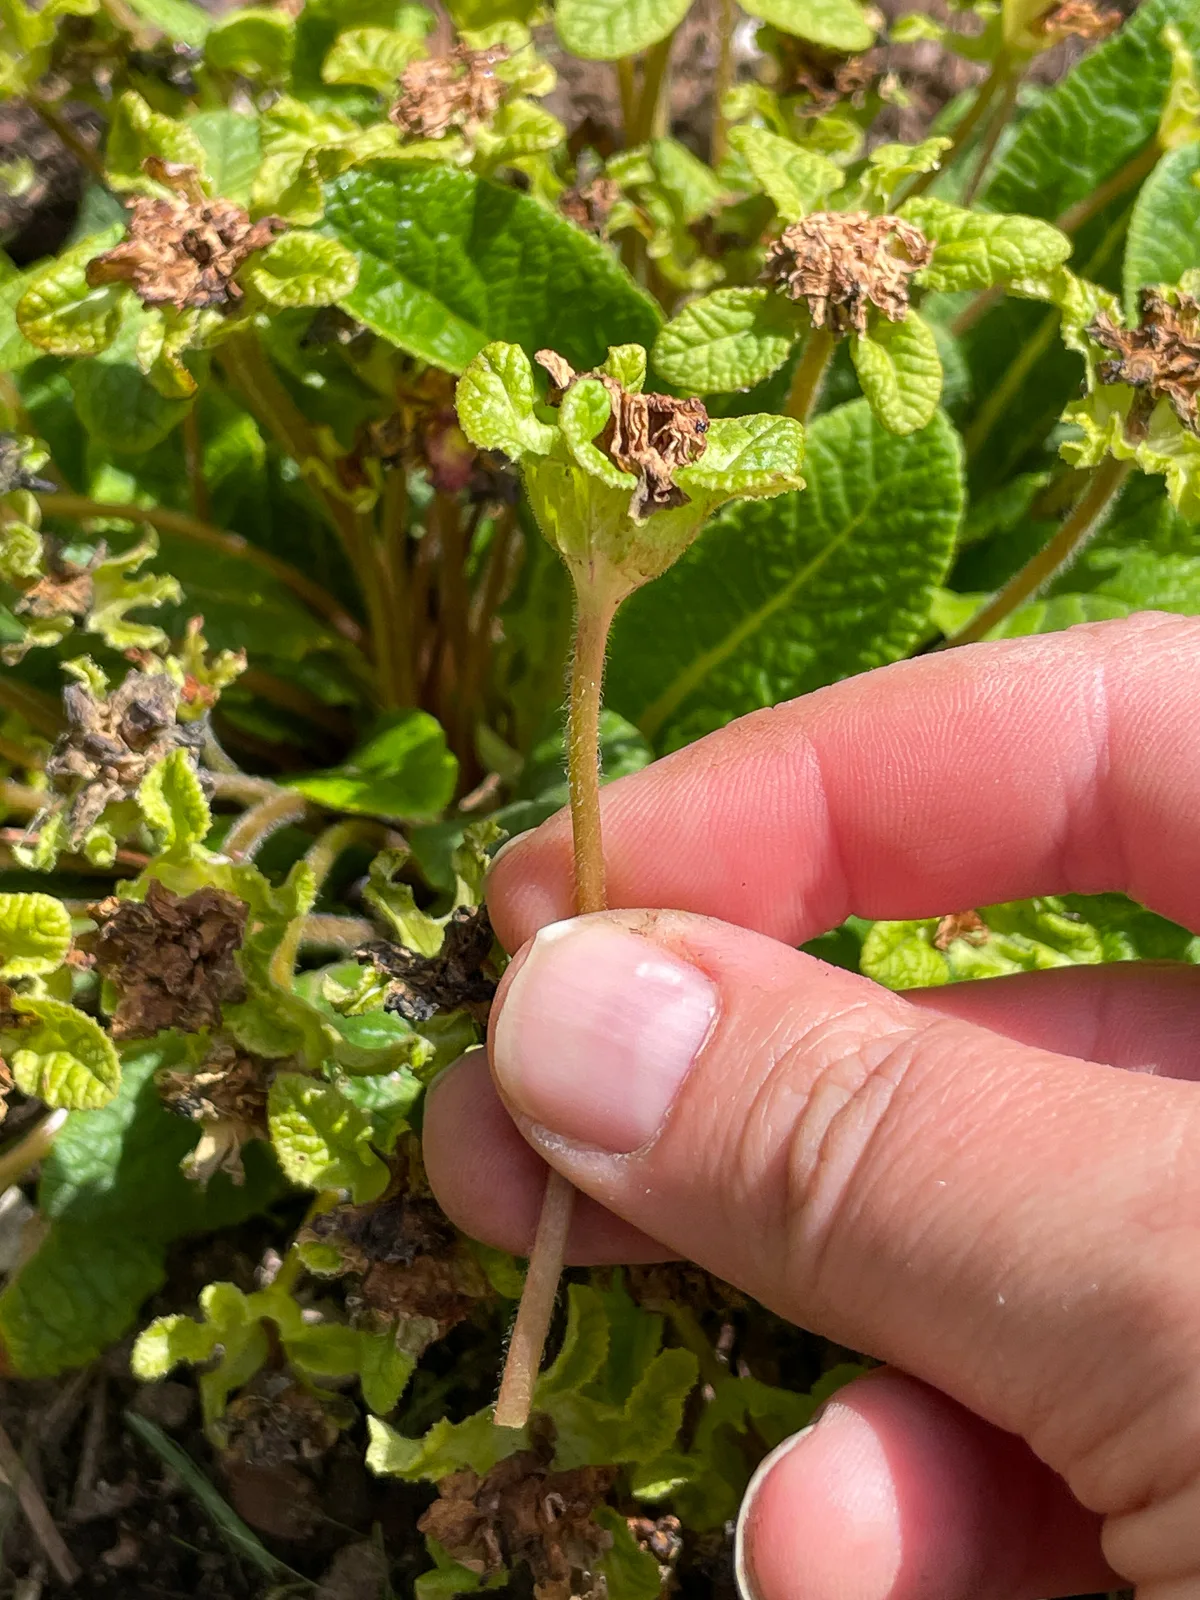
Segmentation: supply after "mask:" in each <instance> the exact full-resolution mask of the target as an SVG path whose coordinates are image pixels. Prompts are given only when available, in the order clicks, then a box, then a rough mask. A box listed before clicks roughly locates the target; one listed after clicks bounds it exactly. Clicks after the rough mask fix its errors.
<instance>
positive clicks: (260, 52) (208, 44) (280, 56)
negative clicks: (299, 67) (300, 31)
mask: <svg viewBox="0 0 1200 1600" xmlns="http://www.w3.org/2000/svg"><path fill="white" fill-rule="evenodd" d="M295 46H296V24H295V22H294V21H293V19H292V18H291V17H290V16H288V14H287V13H286V12H284V11H273V10H271V9H269V8H268V7H266V6H244V7H242V9H240V10H237V11H231V12H228V13H227V14H226V15H225V16H223V17H219V18H218V19H217V20H216V22H214V23H213V26H212V27H211V29H210V30H209V33H208V37H207V39H206V40H205V41H204V59H205V61H206V62H207V63H208V65H209V66H210V67H212V68H213V70H214V71H216V72H232V73H236V74H237V76H238V77H241V78H251V79H261V80H264V81H266V82H267V83H281V82H283V80H284V79H286V78H287V76H288V74H289V73H290V71H291V66H292V55H293V53H294V51H295Z"/></svg>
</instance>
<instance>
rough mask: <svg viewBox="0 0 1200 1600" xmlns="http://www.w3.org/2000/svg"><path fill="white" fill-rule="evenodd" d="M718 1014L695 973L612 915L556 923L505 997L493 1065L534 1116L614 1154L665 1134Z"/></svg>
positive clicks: (704, 981) (709, 990)
mask: <svg viewBox="0 0 1200 1600" xmlns="http://www.w3.org/2000/svg"><path fill="white" fill-rule="evenodd" d="M716 1014H717V991H716V988H715V986H714V985H713V984H712V983H711V982H710V980H709V979H708V978H707V977H706V976H705V975H704V973H702V972H700V971H699V970H698V968H696V967H693V966H690V965H689V964H688V963H687V962H686V961H680V960H679V959H678V958H677V957H675V956H673V955H668V954H667V953H666V952H665V951H664V950H661V949H660V948H659V947H658V946H657V945H655V944H653V943H652V942H651V941H650V940H649V939H646V938H644V937H642V936H641V935H640V934H636V933H629V932H628V931H627V930H625V929H624V928H615V927H613V926H612V925H611V924H608V923H604V922H595V921H586V922H576V921H572V922H554V923H551V924H550V925H549V926H548V927H545V928H543V929H542V930H541V932H540V933H539V934H538V936H537V938H536V939H535V940H534V941H533V945H532V947H531V948H530V951H529V954H528V955H527V956H526V958H525V961H524V964H523V965H522V967H521V969H520V971H519V972H518V973H517V975H516V977H515V978H514V980H513V983H512V987H511V988H510V989H509V991H508V994H507V995H506V997H505V1000H504V1006H503V1009H502V1010H501V1012H500V1018H499V1021H498V1022H497V1024H496V1031H495V1037H494V1045H493V1056H492V1066H493V1069H494V1070H495V1073H496V1076H497V1078H498V1079H499V1081H500V1084H501V1087H502V1088H503V1089H504V1092H505V1093H506V1094H507V1095H508V1096H509V1098H510V1099H511V1100H512V1101H513V1102H514V1104H515V1105H516V1107H517V1109H518V1110H520V1111H521V1112H523V1113H524V1115H525V1116H527V1117H529V1118H530V1119H531V1121H533V1122H535V1123H538V1124H540V1125H541V1126H542V1127H544V1128H547V1129H549V1130H551V1131H552V1132H554V1133H556V1134H560V1135H561V1136H562V1137H563V1138H565V1139H569V1140H571V1141H573V1142H575V1143H578V1144H587V1145H591V1146H593V1147H594V1148H599V1149H601V1150H609V1151H612V1152H613V1153H614V1154H624V1153H627V1152H629V1151H631V1150H637V1149H638V1148H639V1147H640V1146H642V1145H644V1144H646V1143H648V1142H649V1140H651V1139H652V1138H653V1137H654V1135H655V1134H656V1133H657V1132H658V1129H659V1128H660V1126H661V1125H662V1122H663V1119H664V1118H665V1116H666V1114H667V1112H668V1110H669V1109H670V1106H671V1102H672V1101H673V1100H674V1098H675V1096H676V1094H677V1093H678V1092H679V1088H680V1085H681V1084H682V1083H683V1080H684V1079H685V1078H686V1077H687V1074H688V1069H689V1068H690V1067H691V1065H692V1062H693V1061H694V1060H695V1058H696V1055H697V1053H698V1052H699V1049H700V1047H701V1045H702V1044H703V1043H704V1040H705V1037H706V1036H707V1034H708V1031H709V1029H710V1027H711V1026H712V1022H713V1018H714V1017H715V1016H716Z"/></svg>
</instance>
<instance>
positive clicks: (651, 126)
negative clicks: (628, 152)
mask: <svg viewBox="0 0 1200 1600" xmlns="http://www.w3.org/2000/svg"><path fill="white" fill-rule="evenodd" d="M674 42H675V33H674V30H672V32H670V33H669V34H668V35H667V37H666V38H665V39H660V40H659V41H658V43H657V44H656V45H651V47H650V49H649V50H647V51H646V54H645V55H644V56H643V57H642V92H641V94H640V95H639V97H638V105H637V115H636V121H635V130H636V131H635V136H634V137H633V138H632V139H631V141H630V142H631V143H632V144H645V143H646V141H647V140H648V139H653V138H654V137H655V135H656V134H657V133H659V132H660V131H662V130H661V128H660V123H661V121H662V118H663V114H664V112H665V110H666V106H665V104H664V102H663V89H664V87H665V85H666V82H667V67H668V66H669V64H670V60H671V46H672V44H674Z"/></svg>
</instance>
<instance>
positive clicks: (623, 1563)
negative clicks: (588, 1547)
mask: <svg viewBox="0 0 1200 1600" xmlns="http://www.w3.org/2000/svg"><path fill="white" fill-rule="evenodd" d="M592 1521H593V1522H595V1523H597V1524H598V1525H599V1526H600V1527H601V1528H606V1529H607V1530H608V1532H609V1534H610V1535H611V1536H612V1544H611V1545H610V1546H609V1548H608V1549H607V1550H606V1551H605V1552H604V1555H603V1556H602V1558H601V1561H600V1565H601V1567H602V1569H603V1572H604V1581H605V1591H606V1593H607V1596H608V1600H658V1596H659V1594H660V1593H661V1592H662V1575H661V1573H660V1572H659V1568H658V1562H657V1561H656V1560H655V1559H654V1557H653V1556H652V1555H651V1554H650V1552H649V1550H643V1549H642V1547H641V1546H640V1545H639V1544H638V1542H637V1540H636V1539H635V1538H634V1537H633V1534H632V1533H631V1532H630V1531H629V1523H628V1522H627V1521H626V1520H625V1518H624V1517H623V1516H622V1515H621V1513H620V1512H619V1511H616V1510H614V1508H613V1507H612V1506H597V1507H596V1509H595V1510H594V1511H593V1512H592Z"/></svg>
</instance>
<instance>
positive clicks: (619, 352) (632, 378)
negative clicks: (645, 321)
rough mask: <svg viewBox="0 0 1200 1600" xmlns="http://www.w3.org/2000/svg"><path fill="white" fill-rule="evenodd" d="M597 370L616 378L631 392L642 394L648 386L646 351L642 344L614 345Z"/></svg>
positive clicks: (623, 387)
mask: <svg viewBox="0 0 1200 1600" xmlns="http://www.w3.org/2000/svg"><path fill="white" fill-rule="evenodd" d="M596 370H597V372H603V373H606V374H607V375H608V376H609V377H610V378H615V379H616V381H617V382H618V383H619V384H620V385H621V387H622V389H625V390H627V391H628V393H629V394H641V392H642V390H643V389H644V388H645V387H646V352H645V350H643V349H642V347H641V345H640V344H616V345H613V346H612V347H611V348H610V350H609V352H608V354H607V355H606V356H605V358H604V360H603V361H602V362H601V363H600V365H599V367H597V369H596Z"/></svg>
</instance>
